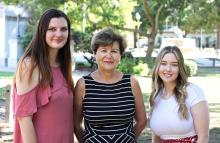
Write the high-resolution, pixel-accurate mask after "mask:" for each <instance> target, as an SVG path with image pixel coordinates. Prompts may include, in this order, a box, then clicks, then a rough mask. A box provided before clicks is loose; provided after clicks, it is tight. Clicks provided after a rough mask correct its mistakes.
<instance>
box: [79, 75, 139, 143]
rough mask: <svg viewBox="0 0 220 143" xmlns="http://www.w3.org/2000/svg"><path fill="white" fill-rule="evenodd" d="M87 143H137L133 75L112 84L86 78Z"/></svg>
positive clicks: (85, 139)
mask: <svg viewBox="0 0 220 143" xmlns="http://www.w3.org/2000/svg"><path fill="white" fill-rule="evenodd" d="M84 79H85V89H86V90H85V97H84V100H83V116H84V126H85V131H84V133H83V140H84V143H136V139H135V132H134V127H133V120H134V116H135V105H134V96H133V94H132V90H131V82H130V75H127V74H125V75H123V78H122V79H121V80H120V81H118V82H116V83H113V84H105V83H99V82H97V81H95V80H94V79H93V78H92V77H91V76H90V75H88V76H84Z"/></svg>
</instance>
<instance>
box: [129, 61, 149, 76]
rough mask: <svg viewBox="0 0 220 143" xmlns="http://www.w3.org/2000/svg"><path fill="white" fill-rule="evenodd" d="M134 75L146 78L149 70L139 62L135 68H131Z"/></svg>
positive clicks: (144, 64)
mask: <svg viewBox="0 0 220 143" xmlns="http://www.w3.org/2000/svg"><path fill="white" fill-rule="evenodd" d="M133 71H134V74H138V75H141V76H147V75H148V73H149V68H148V65H147V64H146V63H143V62H140V63H139V64H138V65H137V66H135V67H133Z"/></svg>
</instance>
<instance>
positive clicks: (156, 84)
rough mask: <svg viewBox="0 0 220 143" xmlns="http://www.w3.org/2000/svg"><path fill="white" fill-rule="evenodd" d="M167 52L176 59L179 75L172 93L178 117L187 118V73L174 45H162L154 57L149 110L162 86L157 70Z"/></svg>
mask: <svg viewBox="0 0 220 143" xmlns="http://www.w3.org/2000/svg"><path fill="white" fill-rule="evenodd" d="M168 53H173V54H174V55H175V57H176V59H177V61H178V66H179V75H178V77H177V79H176V87H175V88H174V94H175V99H176V101H177V102H178V104H179V110H178V112H179V116H180V118H181V119H187V118H188V110H187V107H186V103H185V101H186V97H187V93H186V86H187V84H188V82H187V80H188V75H187V72H186V68H185V65H184V58H183V55H182V53H181V51H180V49H179V48H178V47H176V46H167V47H164V48H163V49H162V50H161V51H160V53H159V54H158V56H157V58H156V62H155V67H154V69H153V74H152V92H151V95H150V106H151V111H152V110H153V108H154V105H155V98H156V97H157V96H158V93H159V92H160V90H161V89H162V88H163V87H164V84H163V81H162V79H161V78H160V77H159V75H158V70H159V66H160V63H161V60H162V59H163V57H164V56H165V55H166V54H168Z"/></svg>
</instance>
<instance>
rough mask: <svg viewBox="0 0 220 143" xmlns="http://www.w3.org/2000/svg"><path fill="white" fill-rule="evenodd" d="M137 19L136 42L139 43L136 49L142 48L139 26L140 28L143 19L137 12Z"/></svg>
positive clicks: (136, 44)
mask: <svg viewBox="0 0 220 143" xmlns="http://www.w3.org/2000/svg"><path fill="white" fill-rule="evenodd" d="M135 18H136V20H137V23H138V24H137V29H135V30H137V31H136V33H137V35H136V40H137V41H135V42H136V43H135V47H137V48H140V45H139V26H140V23H139V22H140V19H141V16H140V14H139V13H138V12H136V13H135Z"/></svg>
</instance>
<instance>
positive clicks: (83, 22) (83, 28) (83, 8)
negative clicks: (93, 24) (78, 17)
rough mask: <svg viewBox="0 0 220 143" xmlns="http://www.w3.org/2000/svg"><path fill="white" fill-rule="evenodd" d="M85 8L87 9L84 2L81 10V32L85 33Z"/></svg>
mask: <svg viewBox="0 0 220 143" xmlns="http://www.w3.org/2000/svg"><path fill="white" fill-rule="evenodd" d="M86 7H87V6H86V2H85V0H84V1H83V6H82V10H83V21H82V32H85V29H86Z"/></svg>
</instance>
